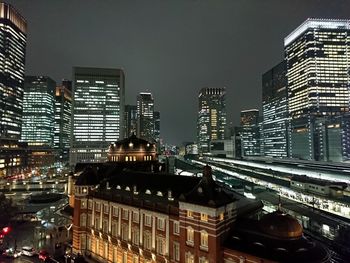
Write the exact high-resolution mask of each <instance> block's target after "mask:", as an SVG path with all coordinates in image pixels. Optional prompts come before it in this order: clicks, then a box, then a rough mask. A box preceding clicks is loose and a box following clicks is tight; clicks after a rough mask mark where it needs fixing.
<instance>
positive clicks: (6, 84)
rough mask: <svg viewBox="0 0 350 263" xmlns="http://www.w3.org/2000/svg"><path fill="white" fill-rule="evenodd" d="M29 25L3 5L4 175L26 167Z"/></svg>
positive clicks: (0, 102) (0, 117) (0, 146)
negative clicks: (24, 132)
mask: <svg viewBox="0 0 350 263" xmlns="http://www.w3.org/2000/svg"><path fill="white" fill-rule="evenodd" d="M26 39H27V22H26V20H25V19H24V18H23V17H22V16H21V15H20V14H19V13H18V11H17V10H15V9H14V8H13V7H12V6H10V5H8V4H6V3H0V75H1V78H0V174H4V175H6V174H8V173H11V172H13V171H14V170H16V169H20V167H21V166H23V165H24V151H22V150H21V149H20V147H19V145H18V140H19V139H20V137H21V125H22V107H23V83H24V66H25V54H26V41H27V40H26Z"/></svg>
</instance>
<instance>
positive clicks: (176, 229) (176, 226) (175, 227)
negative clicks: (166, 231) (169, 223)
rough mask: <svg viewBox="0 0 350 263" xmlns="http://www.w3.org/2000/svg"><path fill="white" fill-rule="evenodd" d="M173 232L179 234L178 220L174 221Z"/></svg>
mask: <svg viewBox="0 0 350 263" xmlns="http://www.w3.org/2000/svg"><path fill="white" fill-rule="evenodd" d="M174 234H175V235H179V234H180V222H178V221H174Z"/></svg>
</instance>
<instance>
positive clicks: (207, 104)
mask: <svg viewBox="0 0 350 263" xmlns="http://www.w3.org/2000/svg"><path fill="white" fill-rule="evenodd" d="M225 96H226V88H203V89H201V91H200V92H199V97H198V120H197V141H198V146H199V151H200V153H208V152H209V151H210V143H211V141H212V140H223V139H225V128H226V101H225Z"/></svg>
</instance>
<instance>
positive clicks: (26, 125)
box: [21, 76, 56, 148]
mask: <svg viewBox="0 0 350 263" xmlns="http://www.w3.org/2000/svg"><path fill="white" fill-rule="evenodd" d="M55 89H56V82H55V81H54V80H52V79H51V78H50V77H47V76H26V77H25V82H24V96H23V124H22V134H21V140H22V141H23V142H27V143H28V146H29V147H48V148H52V147H53V145H54V123H55Z"/></svg>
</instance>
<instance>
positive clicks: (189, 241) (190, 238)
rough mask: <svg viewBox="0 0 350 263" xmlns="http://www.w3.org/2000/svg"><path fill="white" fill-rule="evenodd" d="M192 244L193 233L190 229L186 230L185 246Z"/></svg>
mask: <svg viewBox="0 0 350 263" xmlns="http://www.w3.org/2000/svg"><path fill="white" fill-rule="evenodd" d="M193 242H194V231H193V228H192V227H188V228H187V241H186V243H187V244H190V245H193Z"/></svg>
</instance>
